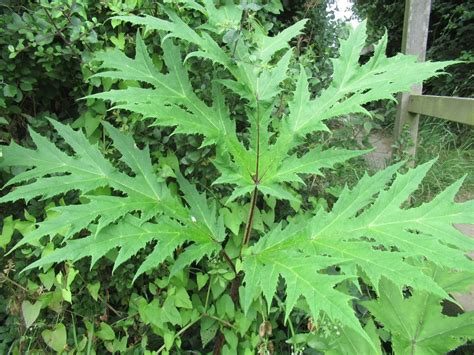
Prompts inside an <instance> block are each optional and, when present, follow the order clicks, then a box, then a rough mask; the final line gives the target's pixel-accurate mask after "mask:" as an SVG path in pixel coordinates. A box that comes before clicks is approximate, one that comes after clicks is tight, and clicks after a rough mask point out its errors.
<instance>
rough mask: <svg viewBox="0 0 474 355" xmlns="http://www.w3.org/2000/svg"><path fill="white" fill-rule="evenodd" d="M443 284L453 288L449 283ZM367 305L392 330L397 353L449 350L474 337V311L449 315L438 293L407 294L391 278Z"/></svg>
mask: <svg viewBox="0 0 474 355" xmlns="http://www.w3.org/2000/svg"><path fill="white" fill-rule="evenodd" d="M437 273H439V274H442V273H443V272H442V271H438V270H436V271H435V272H434V273H433V276H434V279H435V280H436V279H440V277H439V276H438V275H437ZM437 281H438V280H437ZM438 282H439V281H438ZM443 286H444V287H445V288H447V289H448V290H449V288H450V287H449V286H450V285H449V284H448V283H445V285H443ZM451 290H453V289H452V286H451ZM366 306H367V308H368V309H369V310H370V312H371V313H372V314H373V315H374V317H375V318H376V319H377V320H378V321H379V322H381V323H382V324H383V325H384V328H385V329H386V330H388V331H389V332H390V333H391V334H392V346H393V350H394V352H395V353H397V354H406V353H410V354H445V353H448V352H449V351H451V350H454V349H456V348H457V347H458V346H459V345H462V344H464V343H465V341H466V339H473V338H474V336H473V334H474V312H468V313H464V314H461V315H458V316H456V317H448V316H445V315H443V314H441V311H442V306H441V304H440V299H439V298H438V297H435V296H433V295H430V294H428V293H426V292H414V293H413V294H412V295H411V296H409V297H408V298H405V297H403V294H402V293H400V290H399V289H398V288H397V287H396V286H394V285H393V284H392V283H391V282H390V281H388V280H387V279H384V280H383V281H382V282H381V293H380V299H378V300H377V301H370V302H367V303H366ZM398 309H403V310H404V312H405V315H406V316H405V317H404V318H403V319H400V318H399V317H397V316H396V314H397V312H396V310H398Z"/></svg>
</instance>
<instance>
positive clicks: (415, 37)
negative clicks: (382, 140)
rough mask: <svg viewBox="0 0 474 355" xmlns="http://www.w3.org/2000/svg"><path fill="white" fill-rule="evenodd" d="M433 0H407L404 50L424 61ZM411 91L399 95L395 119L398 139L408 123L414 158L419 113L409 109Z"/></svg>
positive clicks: (413, 91) (415, 90)
mask: <svg viewBox="0 0 474 355" xmlns="http://www.w3.org/2000/svg"><path fill="white" fill-rule="evenodd" d="M430 12H431V0H405V19H404V21H403V37H402V52H403V53H404V54H413V55H417V56H418V60H419V61H424V60H425V56H426V42H427V39H428V27H429V22H430ZM422 88H423V86H422V84H417V85H413V86H412V88H411V92H410V93H411V94H418V95H421V93H422ZM410 93H401V94H399V96H398V107H397V116H396V119H395V129H394V138H395V141H397V140H398V139H399V138H400V135H401V133H402V131H403V127H404V126H405V125H406V124H407V125H408V126H409V129H410V136H411V138H412V141H413V146H412V147H410V149H409V151H408V153H409V154H410V155H411V156H412V157H413V158H414V157H415V154H416V144H417V138H418V120H419V116H420V115H419V114H414V113H411V112H409V111H408V103H409V98H410Z"/></svg>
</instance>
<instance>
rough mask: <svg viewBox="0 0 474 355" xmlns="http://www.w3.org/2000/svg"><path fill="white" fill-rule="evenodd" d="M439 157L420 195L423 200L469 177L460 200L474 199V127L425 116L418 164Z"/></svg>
mask: <svg viewBox="0 0 474 355" xmlns="http://www.w3.org/2000/svg"><path fill="white" fill-rule="evenodd" d="M436 156H437V157H438V160H437V162H436V163H435V164H434V166H433V168H432V169H431V170H430V172H429V173H428V175H427V176H426V178H425V180H424V182H423V185H422V186H421V189H420V191H419V193H418V196H417V197H418V198H421V199H422V200H423V201H425V200H430V199H431V198H433V197H434V196H435V195H436V194H437V193H439V192H440V191H441V190H443V189H444V188H446V187H447V186H449V185H450V184H452V183H453V182H455V181H456V180H457V179H459V178H461V177H463V176H466V178H465V180H464V183H463V186H462V188H461V191H460V193H459V194H458V198H459V199H460V200H466V199H472V198H474V126H468V125H462V124H457V123H453V122H447V121H444V120H441V119H435V118H428V117H422V118H421V119H420V126H419V132H418V147H417V163H418V164H420V163H423V162H426V161H428V160H431V159H432V158H433V157H436Z"/></svg>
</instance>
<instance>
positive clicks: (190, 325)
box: [156, 315, 203, 354]
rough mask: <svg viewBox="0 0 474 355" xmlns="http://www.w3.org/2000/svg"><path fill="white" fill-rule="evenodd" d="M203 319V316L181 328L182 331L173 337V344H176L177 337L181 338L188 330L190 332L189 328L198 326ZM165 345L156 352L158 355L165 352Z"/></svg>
mask: <svg viewBox="0 0 474 355" xmlns="http://www.w3.org/2000/svg"><path fill="white" fill-rule="evenodd" d="M202 317H203V315H201V316H200V317H199V318H197V319H196V320H194V321H192V322H190V323H188V324H187V325H186V326H185V327H183V328H181V330H180V331H179V332H177V333H176V334H175V335H174V337H173V342H174V339H176V338H177V337H179V336H180V335H181V334H183V333H184V332H185V331H186V330H188V329H189V328H191V327H192V326H193V325H194V324H196V323H197V322H198V321H199V320H200V319H201V318H202ZM165 348H166V347H165V345H164V344H163V345H162V346H161V348H159V349H158V351H157V352H156V353H157V354H159V353H161V352H162V351H163V350H165Z"/></svg>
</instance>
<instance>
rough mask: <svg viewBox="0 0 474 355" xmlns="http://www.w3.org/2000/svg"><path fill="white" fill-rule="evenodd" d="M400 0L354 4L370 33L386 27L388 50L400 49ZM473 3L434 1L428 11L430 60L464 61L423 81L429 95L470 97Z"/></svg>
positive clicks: (364, 0)
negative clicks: (439, 74) (366, 23)
mask: <svg viewBox="0 0 474 355" xmlns="http://www.w3.org/2000/svg"><path fill="white" fill-rule="evenodd" d="M404 6H405V1H403V0H388V1H387V0H383V1H378V0H377V1H374V0H370V1H367V0H357V1H355V4H354V8H355V11H356V12H357V13H358V14H359V16H360V17H361V18H367V19H368V21H369V28H370V33H371V37H373V38H377V37H379V36H380V35H381V34H382V33H383V31H384V29H386V30H387V31H388V33H389V36H390V38H391V41H390V42H391V43H390V46H389V48H388V53H390V54H395V53H398V52H399V51H400V50H401V43H402V31H403V18H404V16H403V14H404ZM473 14H474V4H472V2H466V1H461V2H460V1H455V0H449V1H434V2H433V5H432V7H431V13H430V28H429V36H428V47H427V53H426V55H427V58H428V59H430V60H446V59H450V60H452V59H456V60H462V61H465V63H464V64H463V65H458V66H454V67H452V68H449V69H448V70H447V72H448V73H449V74H450V75H446V76H443V77H438V78H432V79H430V80H429V81H428V82H427V83H425V84H424V87H425V91H427V92H428V93H430V94H432V95H445V96H464V97H472V95H473V94H474V87H473V86H472V80H466V78H472V66H473V64H472V59H473V53H472V46H473V44H474V37H473V36H474V35H473V33H474V32H473V26H474V25H473V24H472V16H473Z"/></svg>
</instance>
